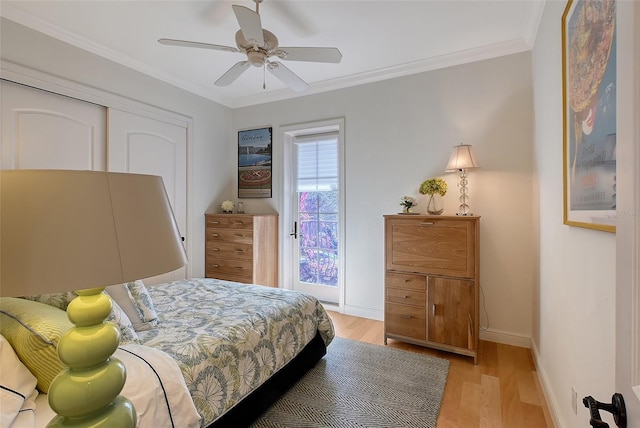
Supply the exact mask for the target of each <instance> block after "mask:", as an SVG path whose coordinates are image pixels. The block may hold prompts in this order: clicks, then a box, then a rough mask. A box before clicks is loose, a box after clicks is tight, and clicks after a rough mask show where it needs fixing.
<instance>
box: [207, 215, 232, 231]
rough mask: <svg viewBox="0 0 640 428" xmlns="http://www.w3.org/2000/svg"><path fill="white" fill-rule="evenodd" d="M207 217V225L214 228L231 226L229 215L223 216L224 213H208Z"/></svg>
mask: <svg viewBox="0 0 640 428" xmlns="http://www.w3.org/2000/svg"><path fill="white" fill-rule="evenodd" d="M206 219H207V224H206V226H207V227H214V228H227V227H229V217H227V216H223V215H216V216H212V215H208V216H206Z"/></svg>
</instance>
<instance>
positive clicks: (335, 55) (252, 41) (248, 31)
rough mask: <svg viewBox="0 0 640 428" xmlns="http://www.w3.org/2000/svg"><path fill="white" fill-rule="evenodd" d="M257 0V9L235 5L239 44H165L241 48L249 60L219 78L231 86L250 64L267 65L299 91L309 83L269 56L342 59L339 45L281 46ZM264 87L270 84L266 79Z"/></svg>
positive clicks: (327, 60) (326, 60)
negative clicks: (264, 20)
mask: <svg viewBox="0 0 640 428" xmlns="http://www.w3.org/2000/svg"><path fill="white" fill-rule="evenodd" d="M253 1H254V2H255V3H256V10H255V12H254V11H253V10H251V9H249V8H247V7H244V6H238V5H233V6H232V8H233V12H234V13H235V15H236V19H237V20H238V24H239V25H240V30H238V31H237V32H236V45H237V46H238V47H237V48H234V47H231V46H222V45H214V44H211V43H202V42H192V41H187V40H176V39H159V40H158V42H159V43H162V44H164V45H174V46H186V47H191V48H202V49H212V50H218V51H224V52H238V53H243V54H245V55H246V56H247V59H246V60H245V61H239V62H237V63H235V64H234V65H233V66H232V67H231V68H230V69H229V70H227V71H226V72H225V73H224V74H223V75H222V76H220V78H219V79H218V80H216V81H215V83H214V85H216V86H228V85H230V84H231V83H233V82H235V80H236V79H237V78H238V77H240V75H242V73H244V72H245V71H246V70H247V69H248V68H249V66H251V65H253V66H255V67H264V68H265V69H266V70H269V72H271V74H273V75H274V76H276V77H277V78H278V79H280V80H281V81H282V83H284V84H285V85H287V86H288V87H289V88H291V89H293V90H294V91H296V92H301V91H304V90H305V89H307V88H308V87H309V84H308V83H307V82H305V81H304V80H302V79H301V78H300V77H298V76H297V75H296V74H295V73H294V72H293V71H291V70H290V69H288V68H287V67H286V66H285V65H284V64H282V63H281V62H279V61H270V60H269V58H271V57H277V58H278V59H281V60H287V61H309V62H323V63H334V64H337V63H339V62H340V60H341V59H342V54H341V53H340V51H339V50H338V49H337V48H327V47H281V46H278V38H277V37H276V36H275V35H274V34H273V33H272V32H270V31H268V30H265V29H264V28H262V22H261V20H260V3H262V0H253ZM263 88H266V85H265V83H264V82H263Z"/></svg>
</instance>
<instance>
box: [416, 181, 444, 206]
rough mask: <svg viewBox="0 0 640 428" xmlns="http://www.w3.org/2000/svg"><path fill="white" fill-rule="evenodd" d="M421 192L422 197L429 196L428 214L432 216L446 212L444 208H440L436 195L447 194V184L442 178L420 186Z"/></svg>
mask: <svg viewBox="0 0 640 428" xmlns="http://www.w3.org/2000/svg"><path fill="white" fill-rule="evenodd" d="M419 192H420V194H421V195H429V202H428V203H427V212H428V213H429V214H432V215H440V214H442V212H443V211H444V208H440V207H438V206H437V205H438V204H437V203H436V199H434V197H433V196H434V195H440V196H444V195H446V194H447V182H446V181H444V180H443V179H442V178H438V177H436V178H430V179H429V180H425V181H423V182H422V184H421V185H420V189H419Z"/></svg>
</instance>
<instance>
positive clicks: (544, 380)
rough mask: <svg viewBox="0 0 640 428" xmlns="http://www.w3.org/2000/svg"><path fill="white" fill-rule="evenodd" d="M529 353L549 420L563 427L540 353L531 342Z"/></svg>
mask: <svg viewBox="0 0 640 428" xmlns="http://www.w3.org/2000/svg"><path fill="white" fill-rule="evenodd" d="M531 353H532V354H533V361H534V362H535V365H536V372H537V373H538V379H539V381H540V386H541V387H542V392H543V393H544V396H545V398H546V399H547V407H548V408H549V414H550V416H551V419H553V424H554V425H555V426H557V427H563V426H566V425H564V421H563V420H562V418H561V416H560V412H558V409H559V406H558V401H557V400H556V397H555V395H554V394H553V392H552V390H551V387H550V385H551V384H550V383H549V376H547V372H546V371H545V370H544V367H543V366H542V364H541V363H540V360H541V359H540V352H538V347H537V346H536V344H535V342H534V341H533V340H532V341H531Z"/></svg>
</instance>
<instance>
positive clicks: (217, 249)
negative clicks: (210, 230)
mask: <svg viewBox="0 0 640 428" xmlns="http://www.w3.org/2000/svg"><path fill="white" fill-rule="evenodd" d="M211 251H220V248H212V249H211Z"/></svg>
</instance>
